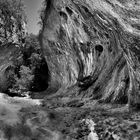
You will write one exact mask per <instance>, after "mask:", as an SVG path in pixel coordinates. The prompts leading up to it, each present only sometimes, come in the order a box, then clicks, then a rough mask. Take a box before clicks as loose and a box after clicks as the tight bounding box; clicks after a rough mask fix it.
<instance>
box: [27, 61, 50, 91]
mask: <svg viewBox="0 0 140 140" xmlns="http://www.w3.org/2000/svg"><path fill="white" fill-rule="evenodd" d="M49 80H50V73H49V69H48V65H47V63H46V61H45V59H43V60H42V62H41V65H40V67H37V68H36V69H35V71H34V80H33V84H32V87H31V89H30V90H31V91H32V92H41V91H45V90H46V89H47V88H48V82H49Z"/></svg>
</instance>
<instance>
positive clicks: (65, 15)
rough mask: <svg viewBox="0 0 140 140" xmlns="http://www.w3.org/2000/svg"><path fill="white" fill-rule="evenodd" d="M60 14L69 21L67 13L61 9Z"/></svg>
mask: <svg viewBox="0 0 140 140" xmlns="http://www.w3.org/2000/svg"><path fill="white" fill-rule="evenodd" d="M59 14H60V16H61V17H63V18H64V19H65V20H66V21H67V19H68V17H67V14H66V13H64V12H62V11H60V12H59Z"/></svg>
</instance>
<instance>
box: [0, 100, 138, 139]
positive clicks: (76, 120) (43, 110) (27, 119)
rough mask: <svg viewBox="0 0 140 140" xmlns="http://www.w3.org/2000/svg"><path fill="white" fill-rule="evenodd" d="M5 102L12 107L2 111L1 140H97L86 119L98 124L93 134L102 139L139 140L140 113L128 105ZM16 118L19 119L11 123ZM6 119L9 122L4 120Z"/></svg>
mask: <svg viewBox="0 0 140 140" xmlns="http://www.w3.org/2000/svg"><path fill="white" fill-rule="evenodd" d="M5 99H6V100H7V99H8V100H7V101H8V103H9V105H8V106H7V105H5V108H4V109H5V111H2V109H1V110H0V113H1V117H0V122H1V125H0V130H1V140H96V139H90V138H89V135H90V133H91V130H90V129H89V125H90V123H89V124H87V123H86V120H89V122H90V121H91V123H95V126H93V127H94V129H95V130H93V133H94V134H96V135H97V137H98V139H99V140H139V139H140V112H139V111H133V112H130V111H128V107H127V106H126V105H110V104H99V103H97V102H95V101H92V102H89V101H88V102H85V99H84V102H85V104H84V103H83V101H82V100H79V99H68V97H67V98H60V99H59V98H57V97H54V98H53V99H48V100H47V99H46V101H45V102H44V103H42V105H38V103H37V104H36V103H35V100H33V101H32V102H31V104H29V100H27V99H24V100H23V99H21V100H17V99H16V98H15V99H12V98H7V97H6V98H5ZM9 99H10V100H9ZM37 102H38V101H37ZM10 104H11V106H10ZM21 106H23V107H21ZM3 107H4V104H3ZM20 107H21V108H20ZM8 110H9V111H8ZM14 111H15V112H14ZM13 115H14V116H16V117H14V118H15V119H16V120H14V122H13V123H10V119H11V121H12V119H13V118H12V116H13ZM5 117H6V118H8V120H9V122H7V121H6V120H4V119H2V118H5ZM98 139H97V140H98Z"/></svg>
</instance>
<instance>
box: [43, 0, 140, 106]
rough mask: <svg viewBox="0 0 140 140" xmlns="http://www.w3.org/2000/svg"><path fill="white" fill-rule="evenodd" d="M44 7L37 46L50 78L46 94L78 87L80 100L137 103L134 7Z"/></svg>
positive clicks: (70, 0) (60, 1) (59, 1)
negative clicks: (41, 52)
mask: <svg viewBox="0 0 140 140" xmlns="http://www.w3.org/2000/svg"><path fill="white" fill-rule="evenodd" d="M46 3H47V4H46V5H47V6H46V10H45V18H44V21H43V29H42V32H41V39H42V40H41V44H42V48H43V52H44V55H45V58H46V61H47V64H48V67H49V71H50V76H51V79H50V83H49V88H52V89H54V88H55V89H56V90H55V92H56V91H62V90H64V89H67V88H68V87H72V86H73V85H77V86H78V88H79V90H78V92H80V94H81V95H82V96H83V95H84V96H87V97H92V98H94V99H100V100H103V101H107V102H110V101H111V102H114V101H115V102H123V103H127V102H128V101H129V102H131V103H132V104H137V103H139V76H140V74H139V51H140V50H139V40H140V38H139V35H140V31H139V28H138V26H139V20H138V18H139V16H140V8H139V6H138V2H137V3H136V2H135V3H130V2H129V3H127V2H126V3H120V2H119V1H107V0H104V1H103V0H85V1H82V0H55V1H54V0H47V1H46ZM134 6H135V8H134ZM128 97H129V98H128ZM128 99H129V100H128Z"/></svg>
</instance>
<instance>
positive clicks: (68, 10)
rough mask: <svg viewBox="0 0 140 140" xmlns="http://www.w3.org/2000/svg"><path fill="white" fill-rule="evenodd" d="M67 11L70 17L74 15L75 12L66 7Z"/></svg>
mask: <svg viewBox="0 0 140 140" xmlns="http://www.w3.org/2000/svg"><path fill="white" fill-rule="evenodd" d="M66 11H67V13H68V14H69V15H70V16H71V15H72V14H73V11H72V10H71V9H70V8H69V7H66Z"/></svg>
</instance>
